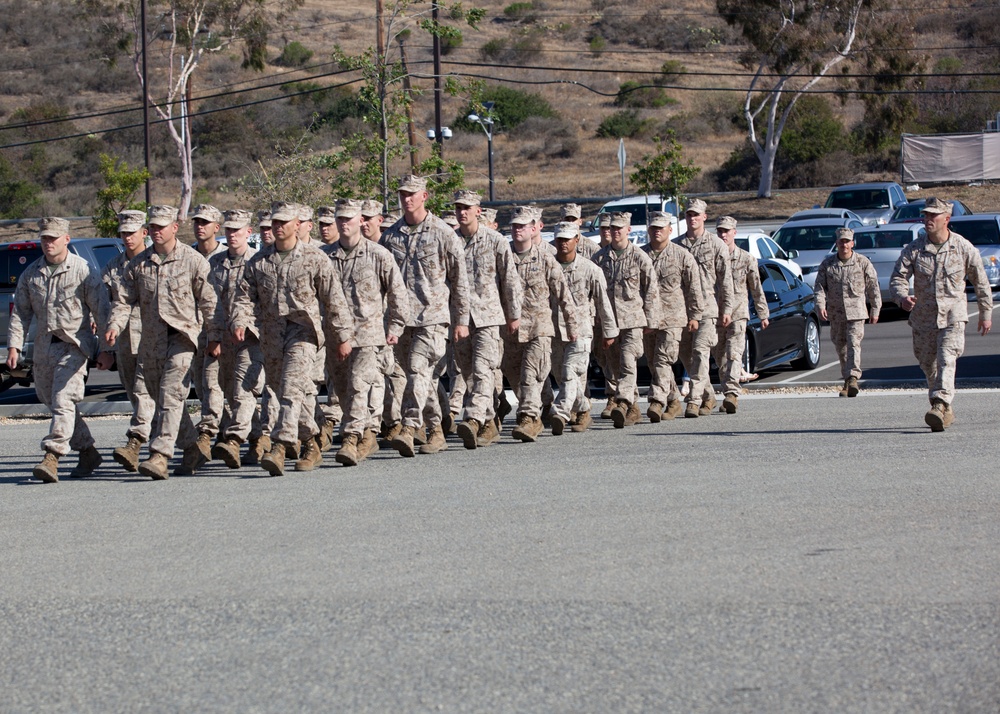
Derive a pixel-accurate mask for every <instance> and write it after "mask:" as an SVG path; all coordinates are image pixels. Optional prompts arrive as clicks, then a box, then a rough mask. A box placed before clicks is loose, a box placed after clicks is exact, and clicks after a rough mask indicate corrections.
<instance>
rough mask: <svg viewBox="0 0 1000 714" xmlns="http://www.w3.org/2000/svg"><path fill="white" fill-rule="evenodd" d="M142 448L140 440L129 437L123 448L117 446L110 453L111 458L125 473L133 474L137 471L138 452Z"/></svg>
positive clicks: (135, 437)
mask: <svg viewBox="0 0 1000 714" xmlns="http://www.w3.org/2000/svg"><path fill="white" fill-rule="evenodd" d="M141 448H142V439H140V438H139V437H137V436H130V437H129V438H128V442H126V444H125V446H119V447H118V448H117V449H115V450H114V451H112V452H111V456H112V458H114V460H115V461H117V462H118V463H119V464H121V465H122V467H123V468H124V469H125V470H126V471H130V472H132V473H135V472H136V471H138V470H139V450H140V449H141Z"/></svg>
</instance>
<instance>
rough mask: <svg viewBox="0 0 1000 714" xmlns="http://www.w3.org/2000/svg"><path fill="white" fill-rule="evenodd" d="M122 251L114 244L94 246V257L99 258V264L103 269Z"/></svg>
mask: <svg viewBox="0 0 1000 714" xmlns="http://www.w3.org/2000/svg"><path fill="white" fill-rule="evenodd" d="M119 253H121V251H120V250H119V249H118V246H116V245H114V244H113V243H109V244H108V245H95V246H94V257H95V258H97V264H98V265H100V266H101V268H102V269H103V268H104V266H105V265H107V264H108V263H110V262H111V260H112V259H113V258H115V257H117V256H118V254H119Z"/></svg>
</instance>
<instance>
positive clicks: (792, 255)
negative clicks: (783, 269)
mask: <svg viewBox="0 0 1000 714" xmlns="http://www.w3.org/2000/svg"><path fill="white" fill-rule="evenodd" d="M786 253H787V254H788V259H789V260H794V259H795V258H798V257H799V251H797V250H795V248H790V249H789V250H788V251H786Z"/></svg>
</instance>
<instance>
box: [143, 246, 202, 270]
mask: <svg viewBox="0 0 1000 714" xmlns="http://www.w3.org/2000/svg"><path fill="white" fill-rule="evenodd" d="M181 245H183V244H182V243H180V242H178V243H177V244H176V245H174V249H173V250H172V251H170V252H169V253H167V254H166V255H160V254H159V253H157V252H156V248H155V247H153V246H149V249H148V250H149V259H150V260H152V261H153V262H154V263H157V264H159V265H163V264H164V263H172V262H174V261H175V260H177V252H178V251H179V250H181ZM191 250H194V248H191ZM195 252H196V253H197V251H195ZM198 255H201V253H198Z"/></svg>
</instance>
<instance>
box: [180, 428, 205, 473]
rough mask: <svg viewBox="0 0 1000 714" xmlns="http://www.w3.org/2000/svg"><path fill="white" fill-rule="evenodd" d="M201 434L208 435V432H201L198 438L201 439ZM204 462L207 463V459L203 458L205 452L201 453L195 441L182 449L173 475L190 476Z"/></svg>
mask: <svg viewBox="0 0 1000 714" xmlns="http://www.w3.org/2000/svg"><path fill="white" fill-rule="evenodd" d="M202 436H205V437H208V434H202V435H200V436H199V437H198V439H199V440H201V437H202ZM209 440H211V437H209ZM206 463H208V459H206V458H205V454H203V453H202V451H201V447H199V446H198V443H197V442H195V443H194V444H191V445H190V446H188V447H187V448H186V449H184V455H183V456H182V457H181V463H180V466H177V467H176V468H175V469H174V476H190V475H191V474H193V473H194V472H195V471H197V470H198V469H200V468H201V467H202V466H204V465H205V464H206Z"/></svg>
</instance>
